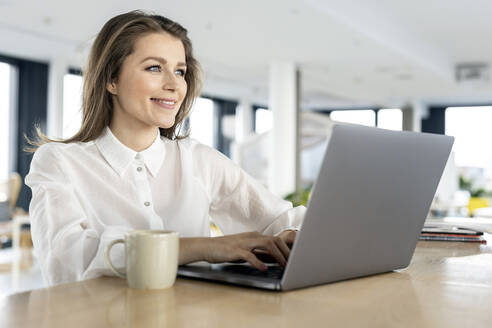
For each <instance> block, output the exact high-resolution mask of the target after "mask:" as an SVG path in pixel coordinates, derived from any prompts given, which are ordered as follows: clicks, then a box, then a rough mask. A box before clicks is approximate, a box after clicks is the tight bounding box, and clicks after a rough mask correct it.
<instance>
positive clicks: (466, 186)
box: [459, 175, 492, 197]
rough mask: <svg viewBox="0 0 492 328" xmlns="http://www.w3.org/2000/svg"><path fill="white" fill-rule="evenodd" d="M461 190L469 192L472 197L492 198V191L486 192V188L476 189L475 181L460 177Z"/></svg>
mask: <svg viewBox="0 0 492 328" xmlns="http://www.w3.org/2000/svg"><path fill="white" fill-rule="evenodd" d="M459 184H460V189H461V190H467V191H468V192H470V196H471V197H487V196H489V197H490V196H492V191H486V190H485V189H484V188H475V187H474V186H473V180H471V179H466V178H465V177H464V176H462V175H460V179H459Z"/></svg>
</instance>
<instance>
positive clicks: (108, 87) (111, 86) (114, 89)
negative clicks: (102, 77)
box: [106, 81, 118, 96]
mask: <svg viewBox="0 0 492 328" xmlns="http://www.w3.org/2000/svg"><path fill="white" fill-rule="evenodd" d="M106 90H108V92H109V93H110V94H112V95H115V96H116V95H117V94H118V90H117V87H116V82H114V81H111V82H108V83H107V84H106Z"/></svg>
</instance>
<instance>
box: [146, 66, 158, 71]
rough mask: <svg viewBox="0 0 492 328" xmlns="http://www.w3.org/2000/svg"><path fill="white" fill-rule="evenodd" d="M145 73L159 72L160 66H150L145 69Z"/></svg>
mask: <svg viewBox="0 0 492 328" xmlns="http://www.w3.org/2000/svg"><path fill="white" fill-rule="evenodd" d="M147 71H150V72H160V71H161V66H160V65H152V66H149V67H147Z"/></svg>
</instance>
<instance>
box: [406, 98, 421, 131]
mask: <svg viewBox="0 0 492 328" xmlns="http://www.w3.org/2000/svg"><path fill="white" fill-rule="evenodd" d="M426 111H427V106H426V105H425V104H424V103H423V102H422V101H417V100H415V101H412V102H411V103H410V104H408V105H406V106H404V107H403V108H402V112H403V130H406V131H414V132H420V131H421V130H422V123H421V122H422V118H424V117H425V115H426Z"/></svg>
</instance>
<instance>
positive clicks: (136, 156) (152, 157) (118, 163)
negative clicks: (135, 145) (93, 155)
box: [96, 127, 165, 177]
mask: <svg viewBox="0 0 492 328" xmlns="http://www.w3.org/2000/svg"><path fill="white" fill-rule="evenodd" d="M96 145H97V147H98V148H99V151H100V152H101V154H102V156H103V157H104V159H106V161H107V162H108V163H109V165H110V166H111V167H112V168H113V170H115V171H116V173H118V175H120V176H121V175H123V173H124V172H125V170H126V169H127V168H128V166H129V165H130V163H131V162H132V161H134V160H141V161H142V162H143V163H144V164H145V166H146V167H147V169H148V170H149V172H150V174H151V175H152V176H154V177H155V176H156V175H157V173H158V172H159V169H160V168H161V166H162V163H163V162H164V156H165V147H164V141H163V140H162V139H161V137H160V134H159V133H158V134H157V136H156V138H155V140H154V142H153V143H152V145H150V147H148V148H147V149H145V150H143V151H141V152H136V151H134V150H133V149H130V148H128V147H127V146H125V145H124V144H123V143H121V141H119V140H118V138H116V136H115V135H114V134H113V133H112V132H111V129H110V128H109V127H106V128H105V129H104V131H103V133H102V134H101V136H100V137H99V138H97V139H96Z"/></svg>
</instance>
